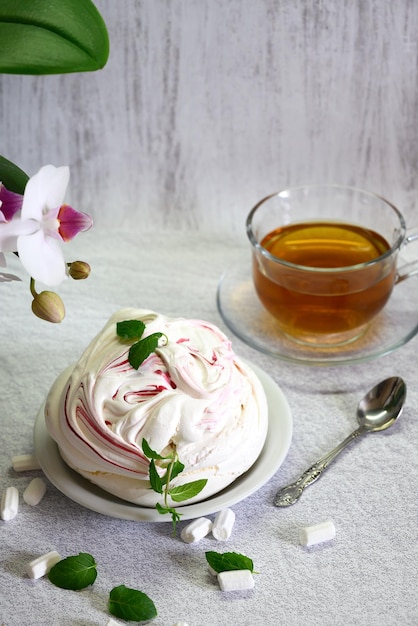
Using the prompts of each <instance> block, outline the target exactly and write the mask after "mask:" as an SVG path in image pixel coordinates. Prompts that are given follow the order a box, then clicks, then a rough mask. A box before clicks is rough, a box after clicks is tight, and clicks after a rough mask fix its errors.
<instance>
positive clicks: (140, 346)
mask: <svg viewBox="0 0 418 626" xmlns="http://www.w3.org/2000/svg"><path fill="white" fill-rule="evenodd" d="M162 336H163V333H153V334H152V335H148V337H144V339H141V340H140V341H138V342H137V343H134V345H133V346H131V347H130V349H129V363H130V364H131V365H132V367H133V368H135V369H136V370H137V369H138V367H139V366H140V365H141V363H143V362H144V361H145V359H147V358H148V357H149V355H150V354H152V353H153V352H154V351H155V348H158V340H159V338H160V337H162Z"/></svg>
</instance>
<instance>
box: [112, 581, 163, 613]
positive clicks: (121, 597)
mask: <svg viewBox="0 0 418 626" xmlns="http://www.w3.org/2000/svg"><path fill="white" fill-rule="evenodd" d="M109 611H110V613H111V614H112V615H114V616H115V617H120V618H121V619H124V620H127V621H129V620H130V621H135V622H143V621H147V620H151V619H153V618H154V617H156V616H157V609H156V608H155V604H154V602H153V601H152V600H151V598H149V597H148V596H147V595H146V594H145V593H143V592H142V591H138V590H136V589H129V587H125V585H119V587H114V588H113V589H112V591H111V592H110V596H109Z"/></svg>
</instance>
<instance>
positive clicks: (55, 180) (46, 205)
mask: <svg viewBox="0 0 418 626" xmlns="http://www.w3.org/2000/svg"><path fill="white" fill-rule="evenodd" d="M69 180H70V169H69V168H68V167H67V166H66V165H64V166H62V167H54V166H53V165H45V166H44V167H41V169H40V170H39V172H38V173H37V174H35V175H34V176H32V177H31V178H30V179H29V180H28V182H27V184H26V187H25V193H24V195H23V204H22V218H25V219H27V218H33V219H36V220H39V221H41V220H42V214H43V211H44V210H45V209H54V208H58V207H59V206H61V204H62V203H63V201H64V196H65V192H66V190H67V186H68V182H69Z"/></svg>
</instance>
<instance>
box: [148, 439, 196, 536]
mask: <svg viewBox="0 0 418 626" xmlns="http://www.w3.org/2000/svg"><path fill="white" fill-rule="evenodd" d="M142 451H143V453H144V455H145V456H146V457H147V458H148V459H149V460H150V464H149V471H148V474H149V481H150V485H151V489H153V491H155V492H156V493H159V494H163V496H164V506H163V505H161V504H160V503H157V504H156V509H157V511H158V512H159V513H160V514H161V515H166V514H169V515H171V521H172V524H173V534H175V532H176V525H177V522H179V521H180V517H181V513H178V511H176V509H175V508H173V507H171V506H169V504H168V499H169V498H171V499H172V500H173V501H174V502H184V501H185V500H189V499H190V498H193V497H194V496H197V494H198V493H200V492H201V491H202V489H204V487H205V485H206V483H207V482H208V481H207V478H201V479H199V480H193V481H191V482H189V483H185V484H183V485H178V486H177V487H171V486H170V483H171V481H172V480H173V479H174V478H176V476H178V475H179V474H181V472H182V471H183V470H184V465H183V463H181V461H180V460H179V458H178V454H177V450H176V449H173V450H172V452H171V453H170V454H169V455H168V456H161V455H160V454H159V453H158V452H156V451H155V450H153V449H152V448H151V447H150V445H149V443H148V442H147V440H146V439H142ZM155 461H159V467H161V468H163V469H165V472H164V474H163V475H162V476H160V474H159V472H158V470H157V465H156V463H155Z"/></svg>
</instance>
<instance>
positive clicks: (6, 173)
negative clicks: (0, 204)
mask: <svg viewBox="0 0 418 626" xmlns="http://www.w3.org/2000/svg"><path fill="white" fill-rule="evenodd" d="M28 180H29V176H28V175H27V174H25V172H24V171H23V170H21V169H20V167H18V166H17V165H15V164H14V163H12V162H11V161H8V160H7V159H5V158H4V157H3V156H0V183H3V185H4V186H5V187H7V189H8V190H9V191H14V192H15V193H20V194H22V195H23V192H24V191H25V187H26V183H27V182H28Z"/></svg>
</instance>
